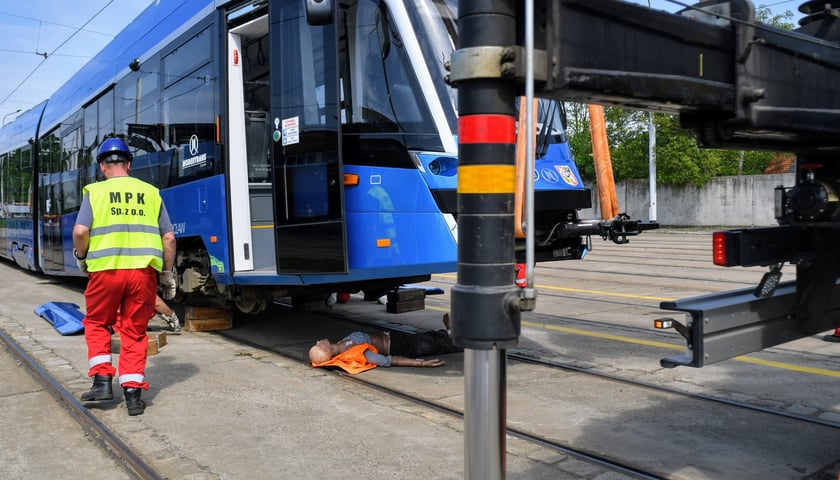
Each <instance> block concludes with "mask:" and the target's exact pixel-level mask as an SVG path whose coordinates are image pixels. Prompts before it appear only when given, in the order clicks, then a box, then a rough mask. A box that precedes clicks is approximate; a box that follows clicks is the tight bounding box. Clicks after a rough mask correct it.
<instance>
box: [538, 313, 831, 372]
mask: <svg viewBox="0 0 840 480" xmlns="http://www.w3.org/2000/svg"><path fill="white" fill-rule="evenodd" d="M522 325H523V326H526V327H532V328H542V329H544V330H554V331H556V332H563V333H571V334H573V335H585V336H587V337H595V338H603V339H606V340H615V341H617V342H624V343H634V344H637V345H646V346H649V347H659V348H666V349H669V350H685V349H686V347H685V346H682V345H671V344H670V343H664V342H655V341H652V340H642V339H640V338H633V337H625V336H622V335H612V334H609V333H599V332H590V331H588V330H581V329H579V328H569V327H560V326H557V325H548V324H545V323H535V322H528V321H523V322H522ZM732 360H737V361H739V362H744V363H752V364H753V365H762V366H765V367H770V368H778V369H780V370H787V371H791V372H800V373H812V374H814V375H822V376H824V377H834V378H840V372H838V371H836V370H828V369H825V368H814V367H803V366H801V365H794V364H792V363H785V362H775V361H772V360H762V359H760V358H753V357H747V356H744V355H741V356H738V357H734V358H732Z"/></svg>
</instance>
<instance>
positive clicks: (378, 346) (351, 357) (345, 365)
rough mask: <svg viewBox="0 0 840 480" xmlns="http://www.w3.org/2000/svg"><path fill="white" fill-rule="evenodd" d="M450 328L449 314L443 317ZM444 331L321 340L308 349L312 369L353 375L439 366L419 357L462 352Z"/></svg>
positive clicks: (354, 334) (361, 334) (362, 334)
mask: <svg viewBox="0 0 840 480" xmlns="http://www.w3.org/2000/svg"><path fill="white" fill-rule="evenodd" d="M443 322H444V325H446V326H447V327H448V326H449V325H448V323H449V314H444V317H443ZM462 351H463V349H462V348H460V347H457V346H455V345H454V344H453V343H452V338H451V337H450V336H449V332H448V328H447V330H435V331H426V332H419V333H413V334H412V333H405V332H399V331H391V332H381V331H376V332H371V333H365V332H352V333H350V334H349V335H347V336H345V337H344V338H342V339H341V340H340V341H338V342H336V343H332V342H330V341H329V340H328V339H326V338H324V339H321V340H318V341H317V342H315V345H314V346H312V348H310V349H309V360H310V361H311V362H312V366H313V367H339V368H341V369H342V370H344V371H346V372H348V373H351V374H355V373H360V372H364V371H365V370H370V369H371V368H376V367H442V366H444V365H446V362H444V361H442V360H440V359H437V358H433V359H423V358H419V357H424V356H429V355H442V354H446V353H456V352H462Z"/></svg>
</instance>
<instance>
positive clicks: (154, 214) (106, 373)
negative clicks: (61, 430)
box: [73, 138, 177, 415]
mask: <svg viewBox="0 0 840 480" xmlns="http://www.w3.org/2000/svg"><path fill="white" fill-rule="evenodd" d="M96 159H97V161H98V162H99V168H100V169H101V170H102V173H103V175H104V176H105V180H104V181H101V182H96V183H92V184H89V185H87V186H85V187H84V189H83V190H82V193H83V197H82V204H81V206H80V208H79V215H78V217H77V219H76V225H75V226H74V227H73V247H74V248H73V254H74V255H75V257H76V264H77V266H78V267H79V270H81V271H82V272H84V273H87V275H88V284H87V288H86V289H85V304H86V314H85V318H84V320H83V321H82V324H83V325H84V327H85V342H86V343H87V347H88V363H89V367H90V370H89V371H88V375H89V376H91V377H93V386H92V387H91V389H90V391H88V392H85V393H83V394H82V396H81V399H82V401H84V402H90V401H100V400H112V399H113V398H114V394H113V388H112V385H111V383H112V381H113V378H114V374H115V373H116V369H115V368H114V366H113V364H112V363H111V331H110V329H112V328H113V329H114V330H116V331H117V332H119V334H120V358H119V365H118V367H119V374H120V375H119V383H120V386H122V387H123V389H124V395H125V401H126V407H127V408H128V414H129V415H140V414H142V413H143V412H144V411H145V408H146V404H145V402H143V400H141V399H140V393H141V392H142V390H148V388H149V385H148V384H147V383H146V378H145V368H146V348H147V344H148V341H149V339H148V337H147V336H146V328H147V327H148V324H149V320H151V318H152V317H153V316H154V315H155V297H156V295H157V285H158V282H159V283H160V286H161V287H162V291H161V295H162V296H163V298H164V299H165V300H171V299H172V298H173V297H174V296H175V293H176V289H177V285H176V282H175V276H174V273H173V271H172V269H173V267H174V263H175V234H174V232H173V228H172V222H171V221H170V219H169V215H168V213H167V212H166V208H165V207H164V205H163V201H162V199H161V196H160V192H159V191H158V189H157V188H156V187H154V186H152V185H150V184H148V183H146V182H144V181H142V180H139V179H136V178H132V177H130V176H129V170H130V169H131V160H132V155H131V152H130V151H129V149H128V145H126V144H125V142H124V141H122V140H121V139H119V138H108V139H106V140H105V141H104V142H102V145H101V146H100V148H99V154H98V155H97V157H96ZM118 314H119V315H118ZM118 316H119V318H120V321H119V322H117V318H118Z"/></svg>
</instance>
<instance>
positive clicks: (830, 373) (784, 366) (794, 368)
mask: <svg viewBox="0 0 840 480" xmlns="http://www.w3.org/2000/svg"><path fill="white" fill-rule="evenodd" d="M433 276H435V277H442V278H447V279H453V280H454V279H457V277H456V276H455V275H447V274H436V275H433ZM537 288H544V289H546V290H563V291H569V292H576V293H590V294H597V295H607V296H616V297H628V298H642V299H647V300H660V301H672V300H675V299H674V298H660V297H648V296H643V295H629V294H624V293H612V292H601V291H597V290H584V289H577V288H564V287H552V286H548V285H538V286H537ZM427 308H431V307H427ZM434 310H439V311H447V309H443V308H434ZM522 325H523V326H525V327H532V328H542V329H543V330H553V331H556V332H563V333H570V334H573V335H584V336H587V337H594V338H603V339H605V340H614V341H616V342H624V343H633V344H636V345H646V346H649V347H659V348H665V349H668V350H685V349H686V347H685V346H683V345H671V344H670V343H664V342H655V341H652V340H643V339H640V338H633V337H625V336H623V335H613V334H610V333H599V332H591V331H589V330H581V329H579V328H570V327H561V326H559V325H549V324H546V323H536V322H529V321H526V320H523V321H522ZM733 360H737V361H739V362H744V363H751V364H753V365H762V366H765V367H770V368H778V369H780V370H788V371H791V372H800V373H811V374H814V375H822V376H824V377H834V378H840V372H838V371H836V370H828V369H825V368H813V367H803V366H801V365H794V364H791V363H784V362H774V361H772V360H762V359H760V358H753V357H747V356H744V355H741V356H738V357H734V358H733Z"/></svg>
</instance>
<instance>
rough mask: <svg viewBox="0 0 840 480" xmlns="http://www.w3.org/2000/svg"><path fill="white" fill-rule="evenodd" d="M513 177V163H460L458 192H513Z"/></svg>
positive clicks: (514, 172)
mask: <svg viewBox="0 0 840 480" xmlns="http://www.w3.org/2000/svg"><path fill="white" fill-rule="evenodd" d="M515 178H516V167H514V166H513V165H461V166H460V167H458V193H513V188H514V185H515V183H516V182H515Z"/></svg>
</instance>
